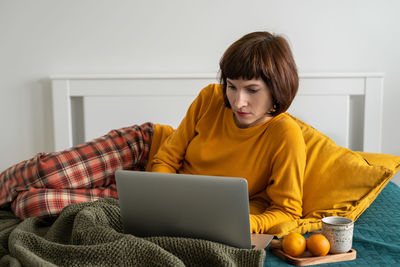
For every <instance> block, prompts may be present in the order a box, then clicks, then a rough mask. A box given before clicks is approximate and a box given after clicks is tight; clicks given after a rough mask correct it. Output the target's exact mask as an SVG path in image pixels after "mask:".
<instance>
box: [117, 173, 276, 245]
mask: <svg viewBox="0 0 400 267" xmlns="http://www.w3.org/2000/svg"><path fill="white" fill-rule="evenodd" d="M115 177H116V183H117V191H118V197H119V204H120V208H121V215H122V222H123V226H124V231H125V233H129V234H133V235H135V236H140V237H146V236H176V237H189V238H199V239H205V240H210V241H215V242H219V243H223V244H227V245H230V246H234V247H238V248H246V249H250V248H252V244H251V235H250V222H249V200H248V193H247V181H246V180H245V179H243V178H236V177H219V176H218V177H217V176H203V175H184V174H166V173H152V172H137V171H122V170H119V171H117V172H116V173H115ZM271 238H272V236H271ZM269 240H270V239H269ZM267 242H269V241H267ZM267 244H268V243H267ZM267 244H264V245H265V246H266V245H267ZM265 246H264V247H265Z"/></svg>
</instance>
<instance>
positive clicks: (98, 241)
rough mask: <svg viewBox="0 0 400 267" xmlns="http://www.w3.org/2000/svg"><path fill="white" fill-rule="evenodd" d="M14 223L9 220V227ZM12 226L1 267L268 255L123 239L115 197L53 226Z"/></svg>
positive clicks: (65, 214)
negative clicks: (5, 266) (4, 266)
mask: <svg viewBox="0 0 400 267" xmlns="http://www.w3.org/2000/svg"><path fill="white" fill-rule="evenodd" d="M10 220H11V219H10ZM16 223H18V220H15V219H14V221H13V223H12V222H11V221H10V227H12V226H13V225H14V226H15V224H16ZM10 227H9V228H7V229H6V228H4V229H3V228H2V227H0V238H2V239H3V240H0V241H4V238H5V235H7V236H8V239H9V240H8V241H9V242H8V247H7V245H6V244H5V242H2V243H1V245H2V247H0V249H1V253H2V254H0V265H7V266H8V265H11V266H19V265H23V266H25V265H26V266H262V265H263V263H264V258H265V250H248V249H238V248H233V247H230V246H226V245H223V244H219V243H215V242H210V241H205V240H199V239H190V238H178V237H148V238H138V237H135V236H133V235H129V234H124V233H123V229H122V223H121V215H120V209H119V205H118V200H116V199H112V198H107V199H101V200H98V201H95V202H90V203H78V204H73V205H70V206H68V207H66V208H65V209H64V210H63V211H62V212H61V214H60V216H59V217H58V218H57V219H56V221H54V223H49V222H46V221H44V220H42V219H39V218H28V219H26V220H24V221H22V222H21V223H19V224H17V225H16V226H15V227H14V228H13V229H12V231H11V230H10ZM2 230H4V231H2ZM1 235H3V236H1ZM6 252H9V254H7V253H6Z"/></svg>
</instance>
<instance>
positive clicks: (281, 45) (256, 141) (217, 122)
mask: <svg viewBox="0 0 400 267" xmlns="http://www.w3.org/2000/svg"><path fill="white" fill-rule="evenodd" d="M220 72H221V77H220V82H221V85H217V84H212V85H209V86H207V87H206V88H204V89H203V90H202V91H201V92H200V94H199V96H198V97H197V98H196V100H195V101H194V102H193V103H192V105H191V106H190V108H189V110H188V112H187V114H186V117H185V118H184V119H183V121H182V122H181V124H180V125H179V127H178V129H177V130H176V131H175V132H174V133H173V134H172V135H171V136H169V138H168V139H167V140H166V142H164V144H163V146H162V147H161V148H160V149H159V151H158V153H157V154H156V155H155V157H154V160H153V162H152V168H151V170H152V171H154V172H171V173H174V172H178V173H191V174H204V175H221V176H237V177H244V178H246V179H247V182H248V187H249V196H250V203H251V205H250V210H251V215H250V220H251V231H252V232H253V233H265V232H268V230H269V229H270V228H271V227H273V226H274V225H277V224H279V223H281V222H285V221H289V220H293V219H296V218H299V217H300V216H301V215H302V185H303V176H304V169H305V162H306V149H305V144H304V139H303V135H302V132H301V129H300V128H299V126H298V124H297V123H296V122H295V121H293V120H292V119H291V118H289V116H287V115H286V114H284V113H283V112H284V111H286V110H287V109H288V108H289V106H290V104H291V102H292V100H293V98H294V97H295V95H296V92H297V88H298V75H297V70H296V65H295V63H294V60H293V56H292V53H291V51H290V48H289V45H288V44H287V42H286V40H285V39H283V38H282V37H279V36H274V35H272V34H270V33H267V32H255V33H250V34H248V35H245V36H244V37H242V38H241V39H240V40H238V41H236V42H235V43H233V44H232V45H231V46H230V47H229V48H228V49H227V51H226V52H225V54H224V55H223V57H222V59H221V62H220ZM156 131H157V129H156Z"/></svg>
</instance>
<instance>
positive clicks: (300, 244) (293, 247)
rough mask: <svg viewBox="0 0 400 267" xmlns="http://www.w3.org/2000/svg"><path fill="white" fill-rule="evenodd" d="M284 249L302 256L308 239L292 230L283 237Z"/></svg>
mask: <svg viewBox="0 0 400 267" xmlns="http://www.w3.org/2000/svg"><path fill="white" fill-rule="evenodd" d="M282 249H283V251H284V252H285V253H286V254H288V255H290V256H293V257H297V256H300V255H301V254H303V252H304V251H305V250H306V239H305V238H304V236H302V235H301V234H299V233H295V232H291V233H289V234H288V235H286V236H284V237H283V240H282Z"/></svg>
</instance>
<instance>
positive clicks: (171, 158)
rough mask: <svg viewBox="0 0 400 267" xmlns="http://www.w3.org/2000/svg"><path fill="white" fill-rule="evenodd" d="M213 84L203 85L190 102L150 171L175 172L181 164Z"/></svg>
mask: <svg viewBox="0 0 400 267" xmlns="http://www.w3.org/2000/svg"><path fill="white" fill-rule="evenodd" d="M212 92H213V86H212V85H209V86H207V87H205V88H204V89H203V90H202V91H201V92H200V93H199V95H198V96H197V98H196V99H195V100H194V101H193V102H192V104H191V105H190V107H189V109H188V111H187V112H186V116H185V117H184V118H183V120H182V122H181V123H180V125H179V126H178V128H177V129H176V131H175V132H174V133H172V134H171V135H170V136H169V137H168V138H167V139H166V140H165V142H164V143H163V145H162V146H161V147H160V149H159V150H158V152H157V154H156V155H155V156H154V158H153V161H152V163H151V171H152V172H165V173H176V172H178V170H179V169H180V167H181V165H182V161H183V160H184V157H185V152H186V148H187V146H188V144H189V143H190V141H191V140H192V139H193V137H195V135H196V125H197V122H198V121H199V120H200V118H201V116H202V114H204V112H205V110H206V109H207V103H209V101H210V98H211V97H212Z"/></svg>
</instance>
